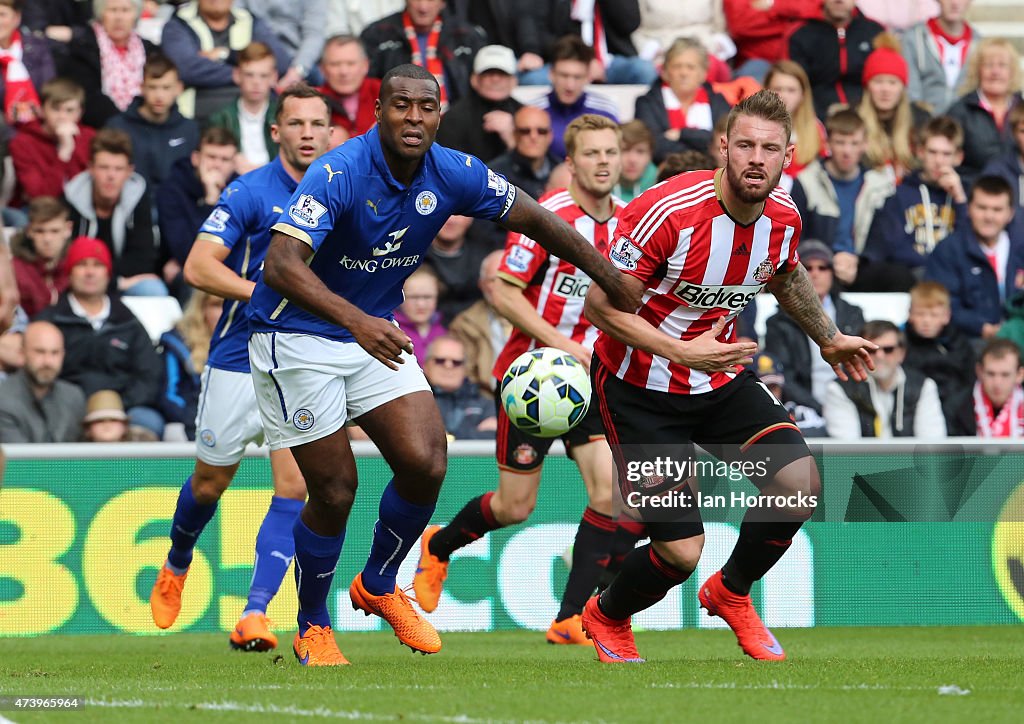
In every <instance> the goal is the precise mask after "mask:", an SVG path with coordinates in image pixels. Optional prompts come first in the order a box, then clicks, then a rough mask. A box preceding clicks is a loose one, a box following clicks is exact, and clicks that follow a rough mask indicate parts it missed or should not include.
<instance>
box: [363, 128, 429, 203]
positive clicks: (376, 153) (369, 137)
mask: <svg viewBox="0 0 1024 724" xmlns="http://www.w3.org/2000/svg"><path fill="white" fill-rule="evenodd" d="M362 137H363V138H364V139H366V143H367V144H368V145H369V147H370V158H371V159H373V165H374V167H376V169H377V173H379V174H380V177H381V178H382V179H384V181H385V182H386V183H387V184H388V186H391V187H392V188H395V189H398V190H399V191H404V190H406V189H407V188H412V187H413V186H415V185H416V184H418V183H419V182H420V179H421V178H422V177H423V169H424V168H425V167H426V164H427V159H428V158H429V157H430V156H431V154H433V153H434V146H433V145H431V146H430V150H429V151H427V153H426V155H424V156H423V160H422V162H421V163H420V167H419V168H418V169H417V170H416V175H415V176H414V177H413V179H412V183H410V184H409V185H408V186H406V185H404V184H402V183H401V182H399V181H398V180H397V179H396V178H395V177H394V176H393V175H392V174H391V168H390V167H389V166H388V162H387V161H386V160H385V159H384V149H383V147H382V146H381V140H380V131H379V130H378V127H377V126H376V125H375V126H374V127H373V128H371V129H370V130H369V131H367V132H366V133H364V134H363V136H362Z"/></svg>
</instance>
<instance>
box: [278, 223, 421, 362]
mask: <svg viewBox="0 0 1024 724" xmlns="http://www.w3.org/2000/svg"><path fill="white" fill-rule="evenodd" d="M312 256H313V249H312V247H311V246H310V245H309V244H307V243H305V242H303V241H299V240H298V239H296V238H294V237H291V236H288V235H287V234H282V233H281V232H275V233H274V235H273V237H272V238H271V240H270V248H269V249H267V258H266V260H265V261H264V263H263V281H264V282H265V283H266V285H267V286H268V287H270V288H271V289H273V290H274V291H275V292H277V293H278V294H280V295H281V296H283V297H284V298H285V299H287V300H288V301H289V302H290V303H291V304H295V305H297V306H299V307H300V308H302V309H305V310H306V311H307V312H309V313H310V314H315V315H316V316H318V317H320V318H321V319H324V320H327V321H328V322H330V323H332V324H335V325H337V326H339V327H343V328H345V329H347V330H348V331H349V332H351V333H352V336H353V337H355V338H356V342H358V343H359V346H360V347H362V348H363V349H365V350H366V351H367V352H368V353H369V354H370V355H371V356H373V357H375V358H376V359H378V360H380V361H381V362H382V363H384V364H385V365H387V366H388V367H390V368H391V369H393V370H396V369H398V366H397V365H399V364H402V363H403V362H404V359H403V358H402V352H403V351H406V352H409V353H410V354H411V353H412V340H410V339H409V337H408V336H407V335H406V334H405V332H403V331H402V330H400V329H399V328H398V327H396V326H395V325H394V324H392V323H391V322H389V321H388V320H386V319H381V318H380V317H374V316H371V315H369V314H366V313H365V312H364V311H363V310H361V309H359V307H357V306H355V305H354V304H351V303H350V302H349V301H348V300H346V299H345V298H344V297H341V296H339V295H337V294H335V293H334V292H332V291H331V290H330V289H328V288H327V285H326V284H324V283H323V281H322V280H321V279H320V277H318V276H317V275H316V274H314V273H313V271H312V270H311V269H310V268H309V260H310V258H311V257H312Z"/></svg>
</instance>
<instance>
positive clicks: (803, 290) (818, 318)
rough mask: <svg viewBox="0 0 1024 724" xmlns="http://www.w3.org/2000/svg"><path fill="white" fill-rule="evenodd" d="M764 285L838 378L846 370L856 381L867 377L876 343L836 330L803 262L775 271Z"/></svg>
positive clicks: (872, 361)
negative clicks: (782, 270)
mask: <svg viewBox="0 0 1024 724" xmlns="http://www.w3.org/2000/svg"><path fill="white" fill-rule="evenodd" d="M767 287H768V291H770V292H771V293H772V294H774V295H775V298H776V299H778V300H779V306H780V307H782V309H784V310H785V311H786V313H787V314H789V316H791V317H792V318H793V319H794V320H795V321H796V323H797V324H799V325H800V328H801V329H802V330H804V332H805V333H806V334H807V336H808V337H810V338H811V339H813V340H814V343H815V344H817V345H818V346H819V347H820V348H821V356H822V358H823V359H824V360H825V361H826V362H828V363H829V364H830V365H832V369H833V370H835V373H836V376H837V377H839V379H841V380H846V379H848V377H847V373H849V376H850V377H852V378H853V379H855V380H858V381H863V380H865V379H867V370H869V369H870V370H873V369H874V368H875V363H874V360H873V359H872V357H871V352H872V351H874V350H875V349H877V348H878V347H877V345H875V344H873V343H871V342H868V341H867V340H866V339H862V338H860V337H848V336H846V335H845V334H843V333H842V332H840V331H839V329H838V328H837V327H836V323H835V322H833V321H832V320H831V319H830V318H829V316H828V315H827V314H826V313H825V309H824V308H823V307H822V306H821V300H820V299H818V295H817V293H816V292H815V291H814V287H813V285H812V284H811V278H810V277H809V276H808V275H807V270H806V269H804V267H803V265H801V264H797V266H796V268H795V269H794V270H793V271H791V272H786V273H784V274H776V275H775V276H774V277H773V278H772V280H771V281H769V282H768V284H767ZM844 367H845V370H844Z"/></svg>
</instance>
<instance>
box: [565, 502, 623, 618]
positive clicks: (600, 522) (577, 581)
mask: <svg viewBox="0 0 1024 724" xmlns="http://www.w3.org/2000/svg"><path fill="white" fill-rule="evenodd" d="M615 528H616V525H615V521H614V520H612V519H611V517H610V516H607V515H604V514H603V513H598V512H597V511H596V510H594V509H593V508H587V509H586V510H584V511H583V519H582V520H581V521H580V527H579V528H577V529H576V541H575V542H574V543H573V545H572V569H571V570H570V571H569V580H568V581H566V582H565V593H563V594H562V606H561V608H559V609H558V616H557V617H556V618H555V620H556V621H564V620H565V619H567V618H569V617H570V616H576V615H578V614H580V613H582V612H583V606H584V604H586V602H587V599H588V598H590V597H591V596H593V595H594V590H595V589H596V588H597V583H598V581H599V580H600V579H601V574H602V573H604V571H605V569H606V568H607V567H608V563H609V562H610V561H611V548H612V542H613V541H614V539H615Z"/></svg>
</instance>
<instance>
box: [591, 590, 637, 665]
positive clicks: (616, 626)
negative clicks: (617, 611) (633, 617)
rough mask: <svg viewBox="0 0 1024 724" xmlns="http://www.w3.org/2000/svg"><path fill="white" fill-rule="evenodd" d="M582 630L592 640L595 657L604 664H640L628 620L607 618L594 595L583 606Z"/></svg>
mask: <svg viewBox="0 0 1024 724" xmlns="http://www.w3.org/2000/svg"><path fill="white" fill-rule="evenodd" d="M583 630H584V631H586V632H587V637H588V638H589V639H590V640H591V641H593V642H594V648H595V649H597V658H598V659H600V660H601V663H604V664H642V663H644V659H642V658H640V652H639V651H637V650H636V641H635V640H634V639H633V627H632V625H631V624H630V620H629V619H628V618H627V619H626V620H625V621H616V620H615V619H611V618H608V617H607V616H605V615H604V614H603V613H601V609H600V608H598V606H597V596H594V597H593V598H591V599H590V600H589V601H587V605H586V606H584V607H583Z"/></svg>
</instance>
